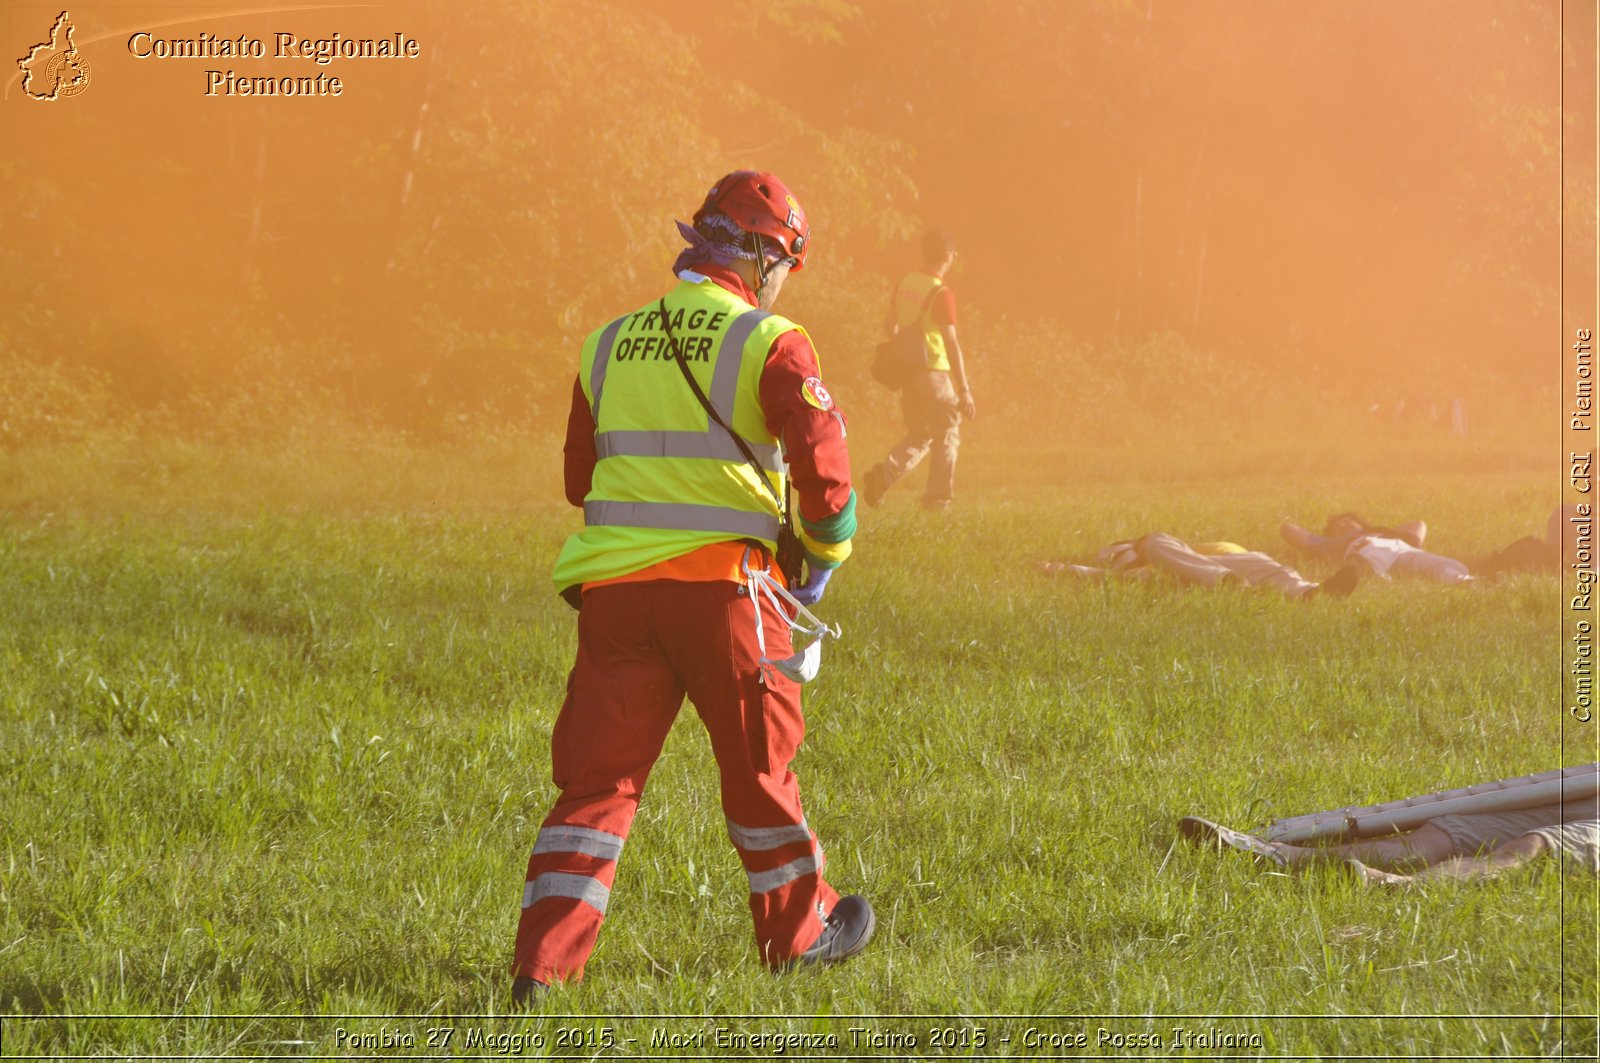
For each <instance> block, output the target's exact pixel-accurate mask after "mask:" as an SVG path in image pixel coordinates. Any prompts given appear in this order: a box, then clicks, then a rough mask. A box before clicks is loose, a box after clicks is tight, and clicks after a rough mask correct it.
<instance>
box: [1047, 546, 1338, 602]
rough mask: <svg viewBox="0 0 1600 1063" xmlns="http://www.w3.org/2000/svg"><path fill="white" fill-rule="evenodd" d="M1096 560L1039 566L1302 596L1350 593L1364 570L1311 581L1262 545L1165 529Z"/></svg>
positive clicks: (1065, 571) (1109, 549)
mask: <svg viewBox="0 0 1600 1063" xmlns="http://www.w3.org/2000/svg"><path fill="white" fill-rule="evenodd" d="M1094 559H1095V561H1096V564H1094V565H1074V564H1069V563H1067V562H1065V561H1042V562H1040V563H1039V566H1038V567H1039V570H1040V571H1041V572H1044V573H1047V574H1049V575H1061V574H1065V575H1073V576H1079V577H1081V578H1084V579H1104V578H1105V577H1106V576H1107V575H1111V574H1115V575H1119V576H1127V577H1129V578H1134V579H1143V578H1147V577H1149V576H1151V575H1153V574H1155V573H1157V572H1161V573H1165V574H1166V575H1168V576H1171V577H1172V578H1173V579H1175V580H1177V581H1178V582H1179V583H1182V584H1186V585H1189V586H1197V587H1226V586H1239V587H1270V588H1272V589H1274V590H1276V591H1279V592H1280V593H1282V594H1283V595H1284V596H1285V597H1288V598H1294V599H1299V600H1304V599H1307V598H1313V597H1316V596H1317V595H1318V594H1326V595H1328V596H1330V597H1333V598H1343V597H1346V596H1347V595H1349V593H1350V592H1351V591H1353V590H1355V586H1356V581H1357V580H1358V579H1359V577H1360V574H1361V569H1360V568H1359V567H1357V566H1352V565H1346V566H1345V567H1344V568H1342V569H1340V570H1339V572H1338V573H1336V574H1335V575H1333V576H1331V577H1330V578H1328V579H1327V580H1325V581H1324V582H1322V583H1320V584H1318V583H1313V582H1312V581H1310V580H1308V579H1306V578H1305V577H1304V576H1302V575H1300V573H1298V572H1296V571H1295V570H1294V569H1292V568H1290V567H1289V566H1288V565H1285V564H1283V563H1282V562H1281V561H1278V560H1276V559H1274V558H1272V557H1270V556H1269V555H1267V554H1264V553H1262V552H1260V551H1259V550H1246V549H1245V548H1244V547H1242V546H1240V545H1238V544H1237V543H1220V542H1219V543H1195V544H1190V543H1187V542H1184V541H1183V540H1182V539H1179V538H1178V537H1177V536H1175V535H1168V534H1167V533H1165V532H1155V533H1153V534H1151V535H1146V536H1143V537H1142V538H1139V539H1129V540H1123V541H1121V542H1115V543H1112V544H1111V545H1110V546H1108V547H1106V548H1105V549H1103V550H1101V551H1100V552H1099V553H1097V554H1095V557H1094Z"/></svg>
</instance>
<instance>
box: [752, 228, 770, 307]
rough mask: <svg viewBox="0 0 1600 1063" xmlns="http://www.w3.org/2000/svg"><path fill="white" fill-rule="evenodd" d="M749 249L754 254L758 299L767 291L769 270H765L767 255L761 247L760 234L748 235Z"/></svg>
mask: <svg viewBox="0 0 1600 1063" xmlns="http://www.w3.org/2000/svg"><path fill="white" fill-rule="evenodd" d="M750 249H751V250H752V251H754V252H755V253H756V295H757V297H759V296H760V295H761V293H762V292H764V291H766V289H767V277H768V276H769V275H770V274H771V272H772V271H771V270H769V269H767V255H766V252H765V250H764V249H763V248H762V246H761V234H760V233H750Z"/></svg>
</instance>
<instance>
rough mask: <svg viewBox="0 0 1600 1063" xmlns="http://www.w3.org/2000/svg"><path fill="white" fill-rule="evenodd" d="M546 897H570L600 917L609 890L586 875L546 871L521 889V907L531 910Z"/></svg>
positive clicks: (607, 901) (608, 897)
mask: <svg viewBox="0 0 1600 1063" xmlns="http://www.w3.org/2000/svg"><path fill="white" fill-rule="evenodd" d="M546 897H571V898H572V899H573V900H575V901H582V902H583V903H584V904H587V905H588V906H589V907H591V908H593V909H594V910H595V911H597V912H599V913H600V914H601V915H605V914H606V905H607V904H608V903H609V902H610V900H611V890H610V889H609V888H607V886H606V884H605V883H604V882H599V881H596V880H595V879H592V878H590V877H589V876H588V875H569V874H567V873H565V872H563V871H546V872H545V873H544V874H542V875H540V876H539V877H538V878H536V879H534V880H533V881H532V882H530V883H528V884H527V885H526V886H524V887H522V906H523V907H524V908H531V907H533V905H535V904H537V903H538V902H539V901H542V900H544V899H545V898H546Z"/></svg>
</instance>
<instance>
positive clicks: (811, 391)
mask: <svg viewBox="0 0 1600 1063" xmlns="http://www.w3.org/2000/svg"><path fill="white" fill-rule="evenodd" d="M800 394H801V396H802V397H803V398H804V399H805V400H806V401H807V402H809V403H810V404H811V405H813V406H815V407H816V408H817V409H819V410H831V409H833V396H832V395H830V394H828V389H827V388H825V387H823V386H822V378H821V377H814V376H808V377H806V378H805V381H804V382H803V383H801V385H800Z"/></svg>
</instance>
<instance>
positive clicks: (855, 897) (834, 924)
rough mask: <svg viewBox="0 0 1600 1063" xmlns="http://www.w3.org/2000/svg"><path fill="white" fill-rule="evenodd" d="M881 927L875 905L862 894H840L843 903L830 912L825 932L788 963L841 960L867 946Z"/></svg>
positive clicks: (800, 963)
mask: <svg viewBox="0 0 1600 1063" xmlns="http://www.w3.org/2000/svg"><path fill="white" fill-rule="evenodd" d="M877 928H878V920H877V917H876V916H874V915H873V914H872V905H871V904H868V903H867V899H866V898H865V897H863V896H861V894H859V893H852V894H850V895H849V896H846V897H840V898H839V903H838V904H835V905H834V906H833V911H832V912H830V913H828V919H827V921H826V922H825V923H823V925H822V933H821V934H819V935H818V936H817V940H816V942H815V943H813V944H812V946H811V947H810V948H809V949H806V950H805V951H804V952H802V953H801V954H800V955H799V956H796V957H795V958H794V959H793V960H791V961H790V962H789V964H788V965H787V966H790V967H793V966H796V965H799V966H804V965H806V964H813V963H840V962H842V961H844V960H848V959H849V958H850V957H852V956H854V955H855V954H856V953H858V952H860V951H861V950H862V949H864V948H866V947H867V942H869V941H871V940H872V932H873V931H874V930H876V929H877Z"/></svg>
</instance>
